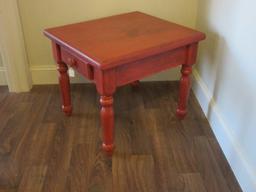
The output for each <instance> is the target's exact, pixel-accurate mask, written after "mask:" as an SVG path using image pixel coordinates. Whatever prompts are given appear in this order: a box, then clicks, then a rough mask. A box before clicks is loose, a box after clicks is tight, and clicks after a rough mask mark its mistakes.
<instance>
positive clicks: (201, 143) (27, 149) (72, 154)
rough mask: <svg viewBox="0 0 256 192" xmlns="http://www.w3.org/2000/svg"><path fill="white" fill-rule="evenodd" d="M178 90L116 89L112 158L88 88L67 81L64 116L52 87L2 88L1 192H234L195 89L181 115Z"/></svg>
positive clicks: (160, 85) (173, 86) (170, 86)
mask: <svg viewBox="0 0 256 192" xmlns="http://www.w3.org/2000/svg"><path fill="white" fill-rule="evenodd" d="M177 90H178V84H177V82H150V83H142V84H141V85H140V87H139V88H131V87H130V86H126V87H122V88H119V89H118V90H117V93H116V95H115V106H114V107H115V143H116V151H115V153H114V155H113V158H112V159H111V158H108V157H105V156H104V154H103V153H102V152H101V148H100V146H101V129H100V122H99V102H98V100H99V97H98V96H97V93H96V90H95V87H94V86H93V85H72V99H73V107H74V113H73V116H72V117H69V118H67V117H65V116H64V115H63V113H62V112H61V110H60V96H59V89H58V86H56V85H52V86H35V87H34V88H33V89H32V91H31V92H30V93H21V94H14V93H12V94H9V93H8V91H7V88H6V87H0V192H112V191H113V192H156V191H157V192H240V191H241V189H240V187H239V185H238V183H237V181H236V179H235V178H234V176H233V173H232V171H231V169H230V167H229V165H228V163H227V161H226V159H225V157H224V155H223V153H222V151H221V149H220V147H219V145H218V143H217V141H216V139H215V137H214V135H213V133H212V131H211V128H210V126H209V124H208V122H207V120H206V118H205V117H204V115H203V113H202V111H201V109H200V107H199V105H198V103H197V101H196V99H195V97H194V95H193V94H191V96H190V99H189V114H188V116H187V117H186V119H185V120H183V121H179V120H177V119H176V117H175V109H176V104H177V102H176V101H177Z"/></svg>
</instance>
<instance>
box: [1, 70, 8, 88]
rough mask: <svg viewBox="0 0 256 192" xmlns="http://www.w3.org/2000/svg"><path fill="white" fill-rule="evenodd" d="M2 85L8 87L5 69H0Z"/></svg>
mask: <svg viewBox="0 0 256 192" xmlns="http://www.w3.org/2000/svg"><path fill="white" fill-rule="evenodd" d="M0 85H7V81H6V78H5V68H4V67H0Z"/></svg>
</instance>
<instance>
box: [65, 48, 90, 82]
mask: <svg viewBox="0 0 256 192" xmlns="http://www.w3.org/2000/svg"><path fill="white" fill-rule="evenodd" d="M61 59H62V61H63V62H64V63H66V64H67V65H68V66H69V67H72V68H73V69H74V70H75V71H77V72H78V73H80V74H81V75H83V76H85V77H87V78H88V79H90V80H93V67H92V66H91V65H90V63H89V62H87V61H82V60H81V59H79V58H77V57H76V56H74V55H73V54H71V53H70V52H69V51H67V50H66V49H63V48H62V49H61Z"/></svg>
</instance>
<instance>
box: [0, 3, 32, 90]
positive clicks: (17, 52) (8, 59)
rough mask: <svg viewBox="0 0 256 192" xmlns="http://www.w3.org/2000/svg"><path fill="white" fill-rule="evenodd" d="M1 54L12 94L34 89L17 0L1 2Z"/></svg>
mask: <svg viewBox="0 0 256 192" xmlns="http://www.w3.org/2000/svg"><path fill="white" fill-rule="evenodd" d="M0 52H1V55H2V60H3V65H4V68H5V70H6V79H7V84H8V87H9V91H10V92H27V91H29V90H30V89H31V87H32V80H31V74H30V70H29V64H28V60H27V55H26V49H25V43H24V36H23V31H22V25H21V21H20V15H19V9H18V3H17V0H0Z"/></svg>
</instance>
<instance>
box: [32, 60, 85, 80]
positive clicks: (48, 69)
mask: <svg viewBox="0 0 256 192" xmlns="http://www.w3.org/2000/svg"><path fill="white" fill-rule="evenodd" d="M30 71H31V76H32V82H33V85H45V84H57V83H58V73H57V68H56V66H54V65H43V66H40V65H39V66H32V67H30ZM70 81H71V83H89V81H87V80H85V79H84V78H82V77H81V76H80V75H79V74H77V73H76V75H75V77H72V78H70Z"/></svg>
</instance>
